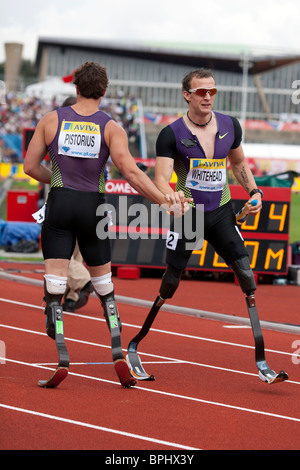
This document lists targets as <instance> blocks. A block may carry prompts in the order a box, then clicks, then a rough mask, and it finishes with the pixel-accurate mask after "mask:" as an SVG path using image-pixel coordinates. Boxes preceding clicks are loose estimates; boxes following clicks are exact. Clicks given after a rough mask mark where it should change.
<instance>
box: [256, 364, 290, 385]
mask: <svg viewBox="0 0 300 470" xmlns="http://www.w3.org/2000/svg"><path fill="white" fill-rule="evenodd" d="M257 367H258V377H259V378H260V380H262V381H263V382H265V383H268V384H276V383H278V382H284V381H285V380H288V378H289V376H288V374H287V373H286V372H284V371H283V370H281V371H280V372H279V374H276V372H275V371H274V370H272V369H270V368H269V366H268V364H267V363H266V361H262V362H258V363H257Z"/></svg>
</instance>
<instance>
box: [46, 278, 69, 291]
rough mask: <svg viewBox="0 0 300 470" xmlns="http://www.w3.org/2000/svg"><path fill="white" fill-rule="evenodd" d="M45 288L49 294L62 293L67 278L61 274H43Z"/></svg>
mask: <svg viewBox="0 0 300 470" xmlns="http://www.w3.org/2000/svg"><path fill="white" fill-rule="evenodd" d="M44 278H45V283H46V289H47V292H48V293H49V294H52V295H63V294H64V293H65V290H66V287H67V278H66V277H62V276H54V275H52V274H45V275H44Z"/></svg>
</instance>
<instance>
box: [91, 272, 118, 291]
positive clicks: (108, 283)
mask: <svg viewBox="0 0 300 470" xmlns="http://www.w3.org/2000/svg"><path fill="white" fill-rule="evenodd" d="M91 281H92V284H93V287H94V289H95V291H96V292H97V293H98V294H99V295H107V294H110V293H111V292H112V291H113V290H114V284H113V282H112V280H111V273H108V274H104V275H103V276H98V277H91Z"/></svg>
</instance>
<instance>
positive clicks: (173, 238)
mask: <svg viewBox="0 0 300 470" xmlns="http://www.w3.org/2000/svg"><path fill="white" fill-rule="evenodd" d="M178 238H179V233H177V232H171V231H170V230H168V233H167V239H166V247H167V248H169V250H176V247H177V242H178Z"/></svg>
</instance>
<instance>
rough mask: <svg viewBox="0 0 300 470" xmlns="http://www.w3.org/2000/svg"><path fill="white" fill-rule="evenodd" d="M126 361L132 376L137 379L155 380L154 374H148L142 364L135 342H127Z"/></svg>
mask: <svg viewBox="0 0 300 470" xmlns="http://www.w3.org/2000/svg"><path fill="white" fill-rule="evenodd" d="M126 361H127V364H128V367H129V370H130V373H131V375H132V377H134V378H135V379H137V380H155V377H154V375H149V374H147V372H146V371H145V369H144V368H143V366H142V363H141V360H140V357H139V355H138V353H137V344H136V343H133V342H131V343H129V346H128V351H127V355H126Z"/></svg>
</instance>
